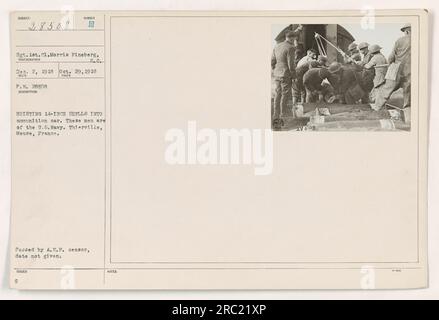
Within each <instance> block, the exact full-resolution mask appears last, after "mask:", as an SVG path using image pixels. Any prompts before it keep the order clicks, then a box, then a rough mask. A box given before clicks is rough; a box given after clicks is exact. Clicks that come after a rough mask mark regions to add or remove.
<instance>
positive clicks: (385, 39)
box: [272, 23, 403, 58]
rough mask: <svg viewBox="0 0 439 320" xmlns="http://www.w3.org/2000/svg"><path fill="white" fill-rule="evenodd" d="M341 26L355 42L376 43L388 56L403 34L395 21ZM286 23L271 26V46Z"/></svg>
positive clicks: (399, 25) (400, 25)
mask: <svg viewBox="0 0 439 320" xmlns="http://www.w3.org/2000/svg"><path fill="white" fill-rule="evenodd" d="M342 26H343V27H344V28H345V29H346V30H348V31H349V32H350V33H351V34H352V36H353V37H354V38H355V42H356V43H357V44H359V43H360V42H367V43H369V44H370V45H371V44H378V45H380V46H381V47H383V49H382V50H381V52H382V53H383V54H384V55H385V56H386V58H387V57H388V56H389V54H390V51H391V50H392V48H393V45H394V44H395V41H396V40H397V39H398V38H399V37H402V36H403V33H402V32H401V30H400V29H401V27H402V24H396V23H380V24H376V25H375V29H363V28H361V25H359V24H342ZM285 27H286V25H273V27H272V41H273V43H272V44H273V46H274V44H275V43H276V42H275V41H274V38H275V37H276V36H277V35H278V34H279V32H281V31H282V30H283V29H284V28H285Z"/></svg>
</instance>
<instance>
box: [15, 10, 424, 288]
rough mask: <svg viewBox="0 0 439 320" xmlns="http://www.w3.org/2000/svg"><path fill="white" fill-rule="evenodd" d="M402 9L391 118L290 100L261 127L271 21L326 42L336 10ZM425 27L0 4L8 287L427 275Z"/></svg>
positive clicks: (268, 100) (225, 284)
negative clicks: (6, 46) (405, 40)
mask: <svg viewBox="0 0 439 320" xmlns="http://www.w3.org/2000/svg"><path fill="white" fill-rule="evenodd" d="M372 18H373V23H374V24H375V26H376V29H373V30H372V31H371V30H369V31H367V30H368V28H367V27H364V26H363V24H364V23H365V19H366V21H369V22H370V21H371V19H372ZM407 23H410V25H411V30H412V33H411V65H410V66H411V99H410V100H411V105H410V108H406V109H404V110H405V111H401V113H400V115H401V118H398V117H393V118H391V116H390V115H391V114H393V113H394V112H393V110H394V109H393V108H391V107H386V108H389V110H392V112H389V113H388V114H389V116H388V117H387V116H386V115H387V113H385V110H384V109H383V110H381V111H374V110H372V108H371V107H370V106H369V105H368V104H367V103H363V102H364V101H363V102H362V101H356V102H355V103H354V104H347V103H346V101H342V102H340V103H334V104H333V103H323V104H319V103H317V102H309V103H308V102H304V103H302V104H297V106H299V105H300V107H297V108H298V109H300V112H296V113H294V112H293V111H292V110H294V109H291V108H293V107H291V104H290V102H289V104H288V106H289V107H288V108H289V109H288V110H289V111H288V112H289V113H288V114H287V115H283V116H282V118H281V119H282V120H283V121H284V124H283V125H284V126H283V127H281V130H276V128H274V129H273V128H272V126H277V124H276V123H274V122H272V121H273V119H272V115H273V113H272V112H273V108H272V103H274V100H273V88H274V87H273V79H274V78H273V73H272V72H271V71H272V70H271V67H270V59H271V58H272V54H273V50H274V48H275V47H276V45H277V44H278V42H277V41H276V40H275V38H276V36H277V35H278V34H280V32H281V31H282V30H283V29H284V28H285V27H287V26H289V25H293V26H296V25H302V26H304V28H305V31H306V30H307V26H310V25H321V26H322V29H321V30H320V31H319V32H320V33H324V34H325V35H326V38H328V41H332V42H333V43H334V44H336V46H337V45H339V46H343V45H344V44H343V43H342V41H341V40H340V39H341V32H340V31H339V30H341V29H333V28H336V27H334V26H337V25H338V26H342V27H343V29H346V30H347V31H348V33H349V32H351V33H353V30H360V31H361V30H363V31H364V30H366V31H364V33H361V32H360V31H358V32H357V33H356V35H357V34H358V35H364V37H366V34H369V33H368V32H377V33H379V32H380V31H379V30H380V29H379V28H382V30H390V31H388V32H389V34H390V33H391V32H392V31H391V30H393V27H394V29H395V30H396V33H395V34H396V35H397V36H398V37H399V36H402V33H401V32H400V31H399V29H400V28H401V26H403V25H405V24H407ZM349 26H352V27H351V29H350V27H349ZM355 26H357V27H355ZM361 26H363V27H361ZM369 26H370V25H369ZM308 28H311V27H308ZM310 30H311V29H308V33H307V34H308V36H306V34H305V33H304V35H301V36H300V37H302V39H303V41H305V43H306V44H313V43H314V36H313V35H312V34H311V33H310ZM334 30H336V31H334ZM349 30H351V31H349ZM427 30H428V29H427V13H426V12H425V11H421V10H409V11H379V12H376V13H375V14H374V16H373V17H365V16H364V14H363V13H360V12H159V11H157V12H14V13H12V14H11V39H12V53H11V58H12V128H13V132H12V225H11V228H12V236H11V275H10V276H11V286H12V287H14V288H19V289H384V288H395V289H397V288H421V287H425V286H427V250H426V236H427V235H426V226H427V225H426V208H427V200H426V199H427V198H426V197H427V193H426V187H427V171H426V170H427V145H428V144H427V130H428V125H427V123H428V122H427V121H428V119H427V109H428V104H427V102H428V101H427V87H428V86H427V67H428V59H427V52H428V43H427V39H428V35H427ZM305 31H302V32H305ZM386 32H387V31H386ZM309 34H311V36H309ZM382 34H385V32H384V31H383V32H382ZM330 35H335V36H336V37H338V38H337V39H333V38H331V37H330ZM351 35H352V37H353V38H355V39H354V40H355V42H356V43H357V44H358V43H359V42H361V41H362V39H357V37H356V35H355V36H354V35H353V34H351ZM398 37H396V38H391V37H390V36H389V38H388V39H385V41H386V46H387V48H385V49H384V48H383V50H388V51H389V52H390V50H392V48H393V47H394V43H395V41H396V40H397V39H398ZM311 46H313V45H311ZM316 48H318V46H317V47H316ZM323 48H324V49H325V50H326V51H327V52H319V53H320V54H323V53H326V54H327V56H328V59H329V60H331V58H332V60H333V61H330V62H334V61H335V60H340V57H339V56H337V52H336V51H332V53H331V50H333V49H330V48H331V46H330V45H329V44H327V45H324V46H323ZM334 88H337V85H334ZM398 92H399V94H401V92H402V90H400V91H398ZM398 92H396V93H395V95H394V96H392V97H393V98H394V99H395V96H396V95H397V94H398ZM389 101H390V102H392V101H391V100H389ZM313 103H314V104H313ZM392 103H393V102H392ZM312 106H314V109H312V110H311V111H310V109H309V108H310V107H312ZM346 108H347V109H346ZM315 110H317V111H315ZM320 110H324V111H325V112H321V111H320ZM340 110H342V111H343V112H341V111H340ZM352 110H355V112H353V111H352ZM401 110H402V109H401ZM407 110H409V111H408V112H407ZM410 110H411V111H410ZM380 112H384V113H380ZM307 113H308V114H307ZM341 116H342V117H343V119H342V120H340V118H337V117H341ZM352 117H354V120H352ZM369 117H370V118H369ZM382 117H383V118H382ZM346 118H347V119H348V120H346ZM359 118H361V121H360V122H358V119H359ZM298 119H299V120H298ZM301 119H302V120H303V119H305V121H306V122H304V123H303V125H302V124H301V125H300V126H296V123H298V122H297V121H302V120H301ZM313 119H314V120H315V121H314V122H313ZM274 120H275V119H274ZM334 128H335V129H336V131H337V132H314V130H315V131H332V130H333V129H334ZM322 129H323V130H322Z"/></svg>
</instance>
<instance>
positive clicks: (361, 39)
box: [271, 23, 411, 131]
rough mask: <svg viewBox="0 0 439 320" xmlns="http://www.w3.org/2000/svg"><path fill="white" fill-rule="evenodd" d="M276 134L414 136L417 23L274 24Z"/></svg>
mask: <svg viewBox="0 0 439 320" xmlns="http://www.w3.org/2000/svg"><path fill="white" fill-rule="evenodd" d="M272 47H273V53H272V57H271V79H272V92H271V97H272V99H271V123H272V129H273V130H274V131H289V130H293V131H401V130H402V131H410V127H411V125H410V118H411V117H410V115H411V104H410V100H411V86H410V84H411V25H410V24H409V23H406V24H396V23H386V24H383V23H381V24H374V25H369V26H367V25H366V26H365V25H361V24H351V25H349V24H343V25H341V24H303V25H302V24H290V25H273V26H272Z"/></svg>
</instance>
